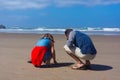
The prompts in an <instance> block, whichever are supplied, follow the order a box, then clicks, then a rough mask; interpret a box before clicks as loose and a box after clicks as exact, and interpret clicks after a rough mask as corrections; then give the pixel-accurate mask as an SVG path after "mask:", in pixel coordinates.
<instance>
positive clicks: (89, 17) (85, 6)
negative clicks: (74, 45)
mask: <svg viewBox="0 0 120 80" xmlns="http://www.w3.org/2000/svg"><path fill="white" fill-rule="evenodd" d="M0 24H3V25H5V26H41V27H47V26H49V27H69V26H70V27H79V26H82V27H120V0H0Z"/></svg>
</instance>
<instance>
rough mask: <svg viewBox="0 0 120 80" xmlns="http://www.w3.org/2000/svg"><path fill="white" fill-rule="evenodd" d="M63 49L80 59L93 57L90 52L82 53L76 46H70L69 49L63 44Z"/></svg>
mask: <svg viewBox="0 0 120 80" xmlns="http://www.w3.org/2000/svg"><path fill="white" fill-rule="evenodd" d="M64 49H65V50H66V51H67V52H68V53H69V54H70V53H72V54H74V55H75V56H77V57H79V58H80V59H84V60H92V59H94V58H95V55H91V54H82V53H81V50H80V49H79V48H78V47H72V48H71V49H70V48H69V47H68V46H67V45H65V46H64Z"/></svg>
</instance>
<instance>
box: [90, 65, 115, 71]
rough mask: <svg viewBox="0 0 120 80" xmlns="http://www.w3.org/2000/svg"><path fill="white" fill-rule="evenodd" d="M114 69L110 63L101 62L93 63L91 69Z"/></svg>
mask: <svg viewBox="0 0 120 80" xmlns="http://www.w3.org/2000/svg"><path fill="white" fill-rule="evenodd" d="M110 69H113V67H111V66H108V65H101V64H91V69H90V70H93V71H106V70H110Z"/></svg>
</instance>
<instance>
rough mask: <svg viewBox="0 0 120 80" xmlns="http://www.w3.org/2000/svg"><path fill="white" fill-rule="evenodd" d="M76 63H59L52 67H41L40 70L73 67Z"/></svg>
mask: <svg viewBox="0 0 120 80" xmlns="http://www.w3.org/2000/svg"><path fill="white" fill-rule="evenodd" d="M73 64H74V63H58V64H51V65H50V66H47V65H41V66H40V68H58V67H65V66H70V65H73Z"/></svg>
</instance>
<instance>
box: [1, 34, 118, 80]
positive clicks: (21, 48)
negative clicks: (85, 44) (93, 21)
mask: <svg viewBox="0 0 120 80" xmlns="http://www.w3.org/2000/svg"><path fill="white" fill-rule="evenodd" d="M53 36H54V38H55V49H56V56H57V61H58V62H59V64H58V65H57V66H55V65H53V66H52V67H51V68H45V67H44V68H35V67H34V66H33V65H32V64H30V63H27V61H28V60H29V59H30V54H31V50H32V48H33V47H34V45H35V43H36V41H37V40H38V39H39V38H40V35H38V34H7V33H0V80H120V36H90V37H91V38H92V40H93V42H94V44H95V46H96V49H97V51H98V54H97V56H96V58H95V59H94V60H92V70H72V69H71V65H73V64H74V63H75V61H74V60H73V59H72V58H71V57H69V56H68V55H67V54H66V53H65V52H64V50H63V45H64V44H65V42H66V39H65V36H64V35H53Z"/></svg>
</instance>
